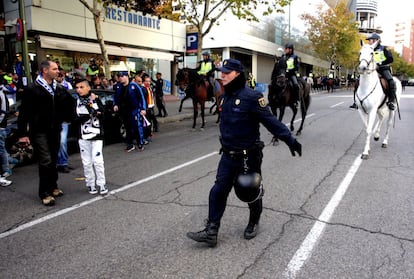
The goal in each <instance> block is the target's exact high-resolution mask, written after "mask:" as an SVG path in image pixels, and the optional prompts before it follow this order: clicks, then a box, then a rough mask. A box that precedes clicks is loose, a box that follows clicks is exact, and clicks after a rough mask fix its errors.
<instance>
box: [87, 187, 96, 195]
mask: <svg viewBox="0 0 414 279" xmlns="http://www.w3.org/2000/svg"><path fill="white" fill-rule="evenodd" d="M88 192H89V194H92V195H95V194H97V193H98V190H96V188H95V187H88Z"/></svg>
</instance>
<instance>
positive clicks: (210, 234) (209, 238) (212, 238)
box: [187, 221, 220, 247]
mask: <svg viewBox="0 0 414 279" xmlns="http://www.w3.org/2000/svg"><path fill="white" fill-rule="evenodd" d="M219 227H220V223H214V222H210V221H207V224H206V228H205V229H204V230H202V231H199V232H188V233H187V237H189V238H191V239H192V240H194V241H197V242H205V243H207V245H208V246H209V247H214V246H216V245H217V234H218V230H219Z"/></svg>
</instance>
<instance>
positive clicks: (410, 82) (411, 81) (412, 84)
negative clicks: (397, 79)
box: [407, 78, 414, 86]
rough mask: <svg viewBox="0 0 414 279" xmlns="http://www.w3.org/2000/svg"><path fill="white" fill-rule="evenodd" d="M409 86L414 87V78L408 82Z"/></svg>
mask: <svg viewBox="0 0 414 279" xmlns="http://www.w3.org/2000/svg"><path fill="white" fill-rule="evenodd" d="M407 85H408V86H414V78H412V79H410V80H408V81H407Z"/></svg>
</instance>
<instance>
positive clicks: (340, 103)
mask: <svg viewBox="0 0 414 279" xmlns="http://www.w3.org/2000/svg"><path fill="white" fill-rule="evenodd" d="M343 103H345V102H339V103H337V104H335V105H332V106H330V107H329V108H334V107H337V106H340V105H342V104H343Z"/></svg>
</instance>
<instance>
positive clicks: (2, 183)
mask: <svg viewBox="0 0 414 279" xmlns="http://www.w3.org/2000/svg"><path fill="white" fill-rule="evenodd" d="M12 183H13V182H12V181H10V180H7V179H6V178H4V177H1V178H0V186H1V187H7V186H10V185H11V184H12Z"/></svg>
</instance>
